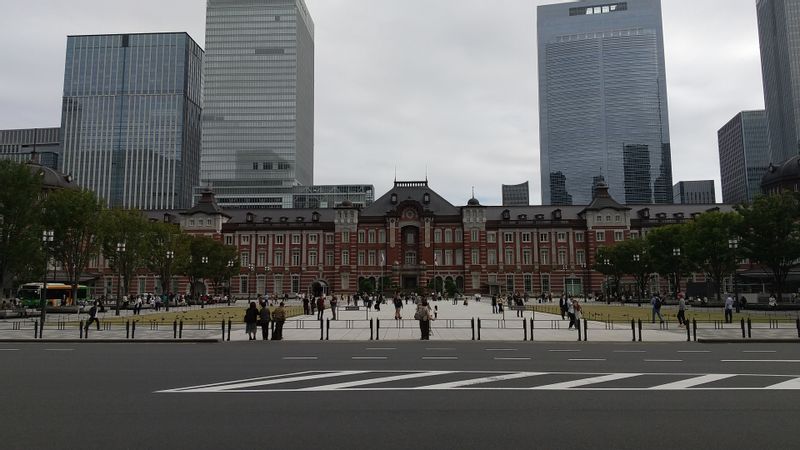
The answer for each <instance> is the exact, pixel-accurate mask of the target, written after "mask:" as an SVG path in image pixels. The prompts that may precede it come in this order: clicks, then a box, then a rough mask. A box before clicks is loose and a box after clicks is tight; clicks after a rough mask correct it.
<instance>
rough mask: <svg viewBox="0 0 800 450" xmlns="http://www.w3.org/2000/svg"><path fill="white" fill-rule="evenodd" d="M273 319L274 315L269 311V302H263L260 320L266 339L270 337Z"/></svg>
mask: <svg viewBox="0 0 800 450" xmlns="http://www.w3.org/2000/svg"><path fill="white" fill-rule="evenodd" d="M270 320H272V315H271V314H270V312H269V306H267V302H265V301H262V302H261V310H260V311H259V312H258V321H259V323H260V324H261V338H262V339H264V340H265V341H266V340H267V339H268V338H269V322H270Z"/></svg>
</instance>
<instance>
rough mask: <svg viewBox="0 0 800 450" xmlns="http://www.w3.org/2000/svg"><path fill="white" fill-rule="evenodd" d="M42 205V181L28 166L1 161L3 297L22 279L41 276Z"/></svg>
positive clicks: (0, 288)
mask: <svg viewBox="0 0 800 450" xmlns="http://www.w3.org/2000/svg"><path fill="white" fill-rule="evenodd" d="M41 201H42V180H41V177H39V176H37V175H36V174H35V173H32V172H31V170H30V168H29V167H28V166H27V165H25V164H19V163H16V162H12V161H0V297H2V296H3V295H6V294H7V292H8V291H9V289H12V290H13V288H14V285H13V284H14V282H15V281H18V280H20V279H21V277H22V275H24V274H28V273H31V272H32V271H33V272H35V273H37V276H38V274H39V273H41V272H39V271H40V270H41V268H42V264H43V260H44V257H43V256H41V244H40V242H41V219H42V217H41V212H42V210H41ZM40 261H41V263H39V262H40ZM34 268H35V270H33V269H34Z"/></svg>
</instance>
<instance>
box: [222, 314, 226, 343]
mask: <svg viewBox="0 0 800 450" xmlns="http://www.w3.org/2000/svg"><path fill="white" fill-rule="evenodd" d="M222 342H225V319H222Z"/></svg>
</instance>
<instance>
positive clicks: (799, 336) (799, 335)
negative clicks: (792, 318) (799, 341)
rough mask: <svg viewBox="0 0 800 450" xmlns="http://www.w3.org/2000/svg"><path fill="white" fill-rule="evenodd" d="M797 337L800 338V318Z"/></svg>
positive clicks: (799, 319)
mask: <svg viewBox="0 0 800 450" xmlns="http://www.w3.org/2000/svg"><path fill="white" fill-rule="evenodd" d="M796 323H797V337H798V338H800V318H798V319H797V322H796Z"/></svg>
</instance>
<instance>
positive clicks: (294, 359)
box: [283, 356, 319, 361]
mask: <svg viewBox="0 0 800 450" xmlns="http://www.w3.org/2000/svg"><path fill="white" fill-rule="evenodd" d="M283 359H285V360H287V361H306V360H314V359H319V357H316V356H284V357H283Z"/></svg>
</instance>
